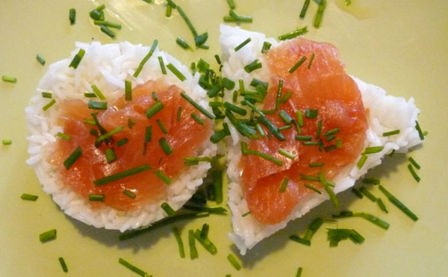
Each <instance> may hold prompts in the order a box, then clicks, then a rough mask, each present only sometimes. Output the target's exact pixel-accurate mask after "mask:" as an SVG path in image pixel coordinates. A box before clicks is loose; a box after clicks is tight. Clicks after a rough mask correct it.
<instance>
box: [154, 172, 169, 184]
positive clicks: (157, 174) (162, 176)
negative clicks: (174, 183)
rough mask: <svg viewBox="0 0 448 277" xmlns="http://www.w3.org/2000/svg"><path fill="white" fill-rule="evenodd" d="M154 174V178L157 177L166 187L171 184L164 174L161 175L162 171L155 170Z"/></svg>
mask: <svg viewBox="0 0 448 277" xmlns="http://www.w3.org/2000/svg"><path fill="white" fill-rule="evenodd" d="M154 174H156V176H157V177H159V178H160V179H161V180H162V181H163V182H164V183H165V184H167V185H170V184H171V179H170V178H169V177H168V176H166V174H165V173H163V171H161V170H157V171H156V172H154Z"/></svg>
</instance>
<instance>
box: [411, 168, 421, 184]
mask: <svg viewBox="0 0 448 277" xmlns="http://www.w3.org/2000/svg"><path fill="white" fill-rule="evenodd" d="M408 169H409V172H411V175H412V177H413V178H414V179H415V181H417V182H420V176H418V174H417V172H416V171H415V169H414V167H413V166H412V164H408Z"/></svg>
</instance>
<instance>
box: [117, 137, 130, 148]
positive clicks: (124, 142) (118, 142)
mask: <svg viewBox="0 0 448 277" xmlns="http://www.w3.org/2000/svg"><path fill="white" fill-rule="evenodd" d="M128 142H129V139H127V138H122V139H120V140H119V141H117V146H118V147H120V146H123V145H125V144H126V143H128Z"/></svg>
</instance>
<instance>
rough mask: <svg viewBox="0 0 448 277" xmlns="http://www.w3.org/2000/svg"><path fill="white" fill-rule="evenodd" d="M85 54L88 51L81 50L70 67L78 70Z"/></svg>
mask: <svg viewBox="0 0 448 277" xmlns="http://www.w3.org/2000/svg"><path fill="white" fill-rule="evenodd" d="M85 53H86V51H85V50H84V49H79V51H78V53H77V54H76V55H75V56H74V57H73V59H72V61H71V62H70V64H69V66H68V67H72V68H74V69H76V68H78V66H79V63H80V62H81V60H82V58H83V57H84V54H85Z"/></svg>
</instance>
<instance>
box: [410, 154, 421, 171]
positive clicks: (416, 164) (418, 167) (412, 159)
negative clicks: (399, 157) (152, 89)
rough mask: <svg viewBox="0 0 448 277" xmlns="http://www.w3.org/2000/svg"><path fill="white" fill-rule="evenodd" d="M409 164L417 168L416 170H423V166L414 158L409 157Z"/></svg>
mask: <svg viewBox="0 0 448 277" xmlns="http://www.w3.org/2000/svg"><path fill="white" fill-rule="evenodd" d="M408 160H409V162H410V163H411V164H412V165H413V166H414V167H415V168H417V169H420V168H421V166H420V165H419V164H418V163H417V162H416V161H415V160H414V158H412V157H409V159H408Z"/></svg>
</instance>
